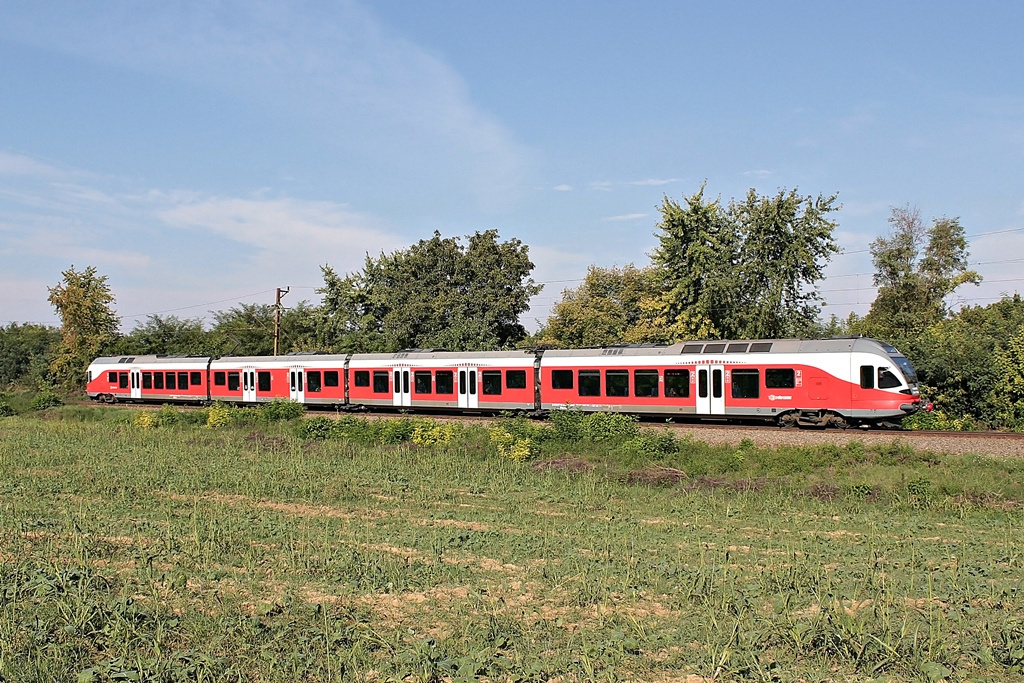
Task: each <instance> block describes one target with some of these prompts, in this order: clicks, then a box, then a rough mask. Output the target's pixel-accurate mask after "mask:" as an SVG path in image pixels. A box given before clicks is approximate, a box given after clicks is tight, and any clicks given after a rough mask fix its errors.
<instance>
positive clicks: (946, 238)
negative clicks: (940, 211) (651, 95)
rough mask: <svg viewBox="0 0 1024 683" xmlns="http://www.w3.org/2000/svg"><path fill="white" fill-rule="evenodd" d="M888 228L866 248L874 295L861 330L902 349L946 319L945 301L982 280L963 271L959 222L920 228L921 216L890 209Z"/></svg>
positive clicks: (964, 248)
mask: <svg viewBox="0 0 1024 683" xmlns="http://www.w3.org/2000/svg"><path fill="white" fill-rule="evenodd" d="M889 225H890V227H891V230H890V233H889V235H888V236H887V237H879V238H877V239H876V240H875V241H874V242H872V243H871V257H872V260H873V262H874V264H875V276H874V283H875V285H876V286H877V287H878V294H877V295H876V297H875V301H874V302H873V303H872V304H871V310H870V311H869V312H868V314H867V316H866V317H865V319H864V323H863V325H862V326H861V330H862V331H863V332H864V333H866V334H870V335H871V336H876V337H880V338H882V339H886V340H889V341H892V342H895V343H897V344H903V343H904V342H905V341H908V340H912V339H913V338H915V337H916V336H917V335H919V334H920V333H921V331H922V330H923V329H925V328H926V327H928V326H929V325H933V324H935V323H937V322H938V321H940V320H942V319H943V318H945V316H946V314H947V312H948V309H947V307H946V303H945V299H946V297H947V296H949V295H950V294H952V293H953V292H954V291H955V290H956V289H957V288H958V287H960V286H961V285H963V284H966V283H968V282H972V283H974V284H977V283H979V282H981V276H980V275H978V273H977V272H975V271H973V270H969V269H968V267H967V266H968V264H967V256H968V252H967V238H966V237H965V235H964V229H963V227H962V226H961V225H960V221H959V219H958V218H945V217H943V218H937V219H933V220H932V224H931V226H929V227H925V225H924V221H922V220H921V212H920V211H918V210H917V209H916V208H912V207H910V206H909V205H908V206H905V207H902V208H893V209H892V213H891V215H890V216H889ZM904 345H905V344H904Z"/></svg>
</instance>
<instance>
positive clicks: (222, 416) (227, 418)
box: [206, 402, 234, 429]
mask: <svg viewBox="0 0 1024 683" xmlns="http://www.w3.org/2000/svg"><path fill="white" fill-rule="evenodd" d="M233 413H234V410H233V409H232V408H231V406H229V405H227V404H226V403H219V402H218V403H214V404H213V405H211V406H210V407H209V408H207V409H206V426H207V427H210V428H211V429H215V428H217V427H226V426H228V425H229V424H231V423H232V422H234V415H233Z"/></svg>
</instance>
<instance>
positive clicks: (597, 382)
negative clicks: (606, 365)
mask: <svg viewBox="0 0 1024 683" xmlns="http://www.w3.org/2000/svg"><path fill="white" fill-rule="evenodd" d="M579 395H580V396H600V395H601V371H600V370H580V386H579Z"/></svg>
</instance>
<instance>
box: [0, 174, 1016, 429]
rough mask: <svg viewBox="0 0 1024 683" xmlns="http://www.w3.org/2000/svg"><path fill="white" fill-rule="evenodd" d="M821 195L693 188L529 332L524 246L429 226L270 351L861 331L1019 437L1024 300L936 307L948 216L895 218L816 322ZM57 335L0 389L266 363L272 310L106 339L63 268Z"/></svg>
mask: <svg viewBox="0 0 1024 683" xmlns="http://www.w3.org/2000/svg"><path fill="white" fill-rule="evenodd" d="M839 208H840V207H839V205H838V203H837V196H836V195H835V194H832V195H821V194H819V195H817V196H803V195H800V194H799V193H798V192H797V191H796V190H780V191H778V192H777V193H775V194H773V195H759V194H758V193H756V192H755V191H754V190H750V191H749V192H748V193H747V194H746V196H744V197H742V198H739V199H733V200H731V201H729V202H728V203H725V202H723V201H722V200H721V199H719V198H710V197H708V196H707V194H706V187H705V186H704V185H701V186H700V187H699V188H698V189H697V191H696V192H694V193H693V194H691V195H689V196H684V197H683V198H682V200H681V201H677V200H674V199H671V198H669V197H665V198H664V199H663V201H662V203H661V205H660V206H659V207H658V212H659V220H658V222H657V224H656V226H655V227H656V232H655V236H656V237H657V240H658V242H657V245H656V247H655V248H654V250H653V252H652V253H651V254H650V263H649V264H646V265H642V266H639V267H638V266H635V265H633V264H627V265H624V266H621V267H620V266H611V267H602V266H598V265H592V266H591V267H590V268H589V270H588V272H587V275H586V277H585V278H584V280H583V281H582V283H581V284H580V285H579V286H577V287H570V288H567V289H565V290H564V291H563V292H562V295H561V299H560V300H559V301H558V302H557V303H556V304H555V305H554V307H553V308H552V311H551V314H550V316H549V317H548V319H547V321H546V322H545V323H544V324H543V325H542V326H541V328H540V329H539V330H537V331H536V332H534V333H533V334H529V333H528V332H527V330H526V329H525V327H524V326H523V325H522V323H521V320H520V319H521V317H522V315H523V314H524V313H526V312H527V311H528V310H529V300H530V298H531V297H533V296H534V295H536V294H538V293H539V292H540V291H541V288H542V286H541V285H540V284H538V283H536V282H535V281H534V280H533V278H532V277H531V274H532V272H533V269H534V264H533V263H532V261H531V260H530V258H529V247H528V246H527V245H525V244H523V243H522V242H521V241H520V240H518V239H514V238H513V239H508V240H504V241H502V240H501V239H500V237H499V235H498V233H497V231H495V230H486V231H482V232H476V233H474V234H473V235H469V236H467V237H465V238H455V237H442V236H441V234H440V233H437V232H435V233H434V235H433V236H432V237H430V238H429V239H424V240H420V241H419V242H417V243H415V244H413V245H411V246H409V247H408V248H406V249H402V250H398V251H395V252H393V253H390V254H384V253H382V254H380V255H378V256H376V257H371V256H369V255H368V256H367V257H366V260H365V262H364V265H363V268H362V269H361V270H359V271H357V272H354V273H347V274H339V273H337V272H336V271H335V270H334V269H333V268H331V267H330V266H329V265H325V266H322V268H321V275H322V277H323V286H322V287H321V288H319V289H318V290H317V292H318V294H320V295H321V296H322V303H321V304H319V305H313V304H310V303H308V302H301V303H299V304H298V305H296V306H293V307H290V308H288V309H286V310H284V311H283V312H282V314H281V321H280V332H281V340H282V349H283V351H285V352H287V351H314V350H315V351H326V352H334V353H350V352H394V351H398V350H400V349H405V348H446V349H452V350H473V351H476V350H497V349H510V348H530V347H534V348H579V347H586V346H603V345H612V344H623V343H626V344H630V343H661V344H670V343H674V342H678V341H685V340H694V339H744V338H783V337H821V336H834V335H840V334H862V335H865V336H871V337H876V338H878V339H882V340H885V341H887V342H890V343H892V344H893V345H894V346H896V347H897V348H899V349H900V350H902V351H903V352H904V353H906V354H907V356H908V357H909V358H910V360H911V362H912V363H913V364H914V365H915V367H916V368H917V369H918V372H919V375H920V377H921V380H922V382H923V383H924V385H925V392H926V396H927V398H928V399H929V400H932V401H934V402H935V404H936V406H937V407H938V408H939V409H940V410H941V411H943V413H944V414H946V415H949V416H956V417H966V418H968V419H969V420H973V421H976V422H979V423H989V424H998V425H1003V426H1013V427H1022V426H1024V301H1022V300H1021V298H1020V296H1019V295H1014V296H1013V297H1005V298H1003V299H1002V300H1000V301H998V302H996V303H994V304H991V305H988V306H973V307H964V308H960V309H959V310H956V311H950V310H949V309H948V307H947V303H946V302H947V299H948V297H949V296H950V295H951V294H952V293H953V292H955V291H956V290H957V289H958V288H960V287H961V286H963V285H965V284H968V283H977V282H980V280H981V278H980V276H979V275H978V273H977V272H975V271H973V270H971V269H970V268H969V264H968V256H969V254H968V244H967V239H966V236H965V232H964V229H963V227H962V226H961V224H960V222H959V220H958V219H956V218H946V217H942V218H937V219H933V220H932V221H931V223H930V224H926V223H925V221H924V220H923V219H922V218H921V214H920V212H919V211H918V210H917V209H915V208H913V207H910V206H905V207H897V208H893V209H892V211H891V214H890V216H889V225H888V229H887V231H886V233H885V234H884V235H882V236H880V237H878V238H876V239H875V240H874V241H873V242H872V243H871V245H870V253H871V258H872V262H873V265H874V284H875V286H876V287H877V294H876V297H875V299H874V302H873V303H872V305H871V309H870V311H869V312H868V314H867V315H865V316H863V317H860V316H857V315H854V314H851V315H850V316H849V317H847V318H846V319H837V318H836V317H835V316H833V317H831V318H830V319H829V320H827V321H825V320H822V317H821V304H822V303H823V301H822V298H821V296H820V293H819V291H818V289H817V285H818V283H819V282H820V281H821V280H822V279H823V275H824V268H825V266H826V265H827V263H828V262H829V260H830V258H831V257H832V256H833V255H834V254H836V253H837V252H838V247H837V245H836V243H835V239H834V236H833V233H834V231H835V229H836V227H837V223H836V222H835V220H834V219H833V215H834V214H835V212H836V211H838V210H839ZM49 301H50V303H51V304H52V305H53V306H54V308H55V310H56V311H57V313H58V315H59V317H60V319H61V326H60V328H53V327H48V326H43V325H33V324H17V323H12V324H10V325H8V326H7V327H2V328H0V387H2V386H12V385H18V384H21V385H26V384H27V385H38V386H43V385H46V386H53V385H58V386H61V387H63V388H64V389H65V390H74V389H75V388H77V387H80V386H81V384H82V382H83V380H84V371H85V367H86V365H87V364H88V362H89V361H90V360H91V359H92V358H94V357H96V356H99V355H143V354H168V355H217V356H220V355H270V354H271V353H272V352H273V334H272V333H273V329H274V317H275V314H276V313H277V311H276V309H275V307H274V306H273V305H271V304H240V305H238V306H235V307H232V308H229V309H228V310H225V311H218V312H214V313H213V321H212V323H211V324H210V325H209V326H207V325H205V324H204V323H203V321H202V320H201V319H191V318H178V317H176V316H173V315H172V316H160V315H151V316H149V317H148V318H147V319H146V320H145V321H144V322H141V323H139V324H137V325H136V326H135V328H134V329H132V330H131V331H130V332H127V333H121V332H119V330H118V327H119V324H120V320H119V319H118V318H117V316H116V314H115V312H114V304H115V298H114V295H113V293H112V290H111V287H110V285H109V283H108V281H107V277H106V276H104V275H100V274H99V273H98V272H97V271H96V269H95V268H94V267H91V266H90V267H87V268H85V269H84V270H82V271H78V270H76V269H75V268H74V266H72V267H71V268H69V269H68V270H67V271H65V272H64V273H63V278H62V280H61V282H60V283H58V284H57V285H55V286H54V287H52V288H51V289H50V290H49Z"/></svg>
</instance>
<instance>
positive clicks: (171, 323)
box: [116, 315, 212, 356]
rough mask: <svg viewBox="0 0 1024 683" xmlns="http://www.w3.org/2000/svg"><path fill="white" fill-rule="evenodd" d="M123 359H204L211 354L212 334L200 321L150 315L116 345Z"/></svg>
mask: <svg viewBox="0 0 1024 683" xmlns="http://www.w3.org/2000/svg"><path fill="white" fill-rule="evenodd" d="M116 346H117V353H118V354H123V355H140V356H141V355H145V354H167V355H181V356H189V355H193V356H196V355H198V356H205V355H209V354H210V353H212V344H211V339H210V335H209V333H208V332H207V331H206V330H205V329H203V321H202V320H199V319H195V320H190V319H185V320H182V319H180V318H178V317H177V316H173V315H171V316H167V317H165V318H162V317H160V316H159V315H151V316H149V317H148V318H147V319H146V322H144V323H139V324H137V325H136V326H135V328H134V329H133V330H132V331H131V332H129V333H128V334H126V335H124V336H123V337H121V339H120V340H119V341H118V343H117V345H116Z"/></svg>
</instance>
